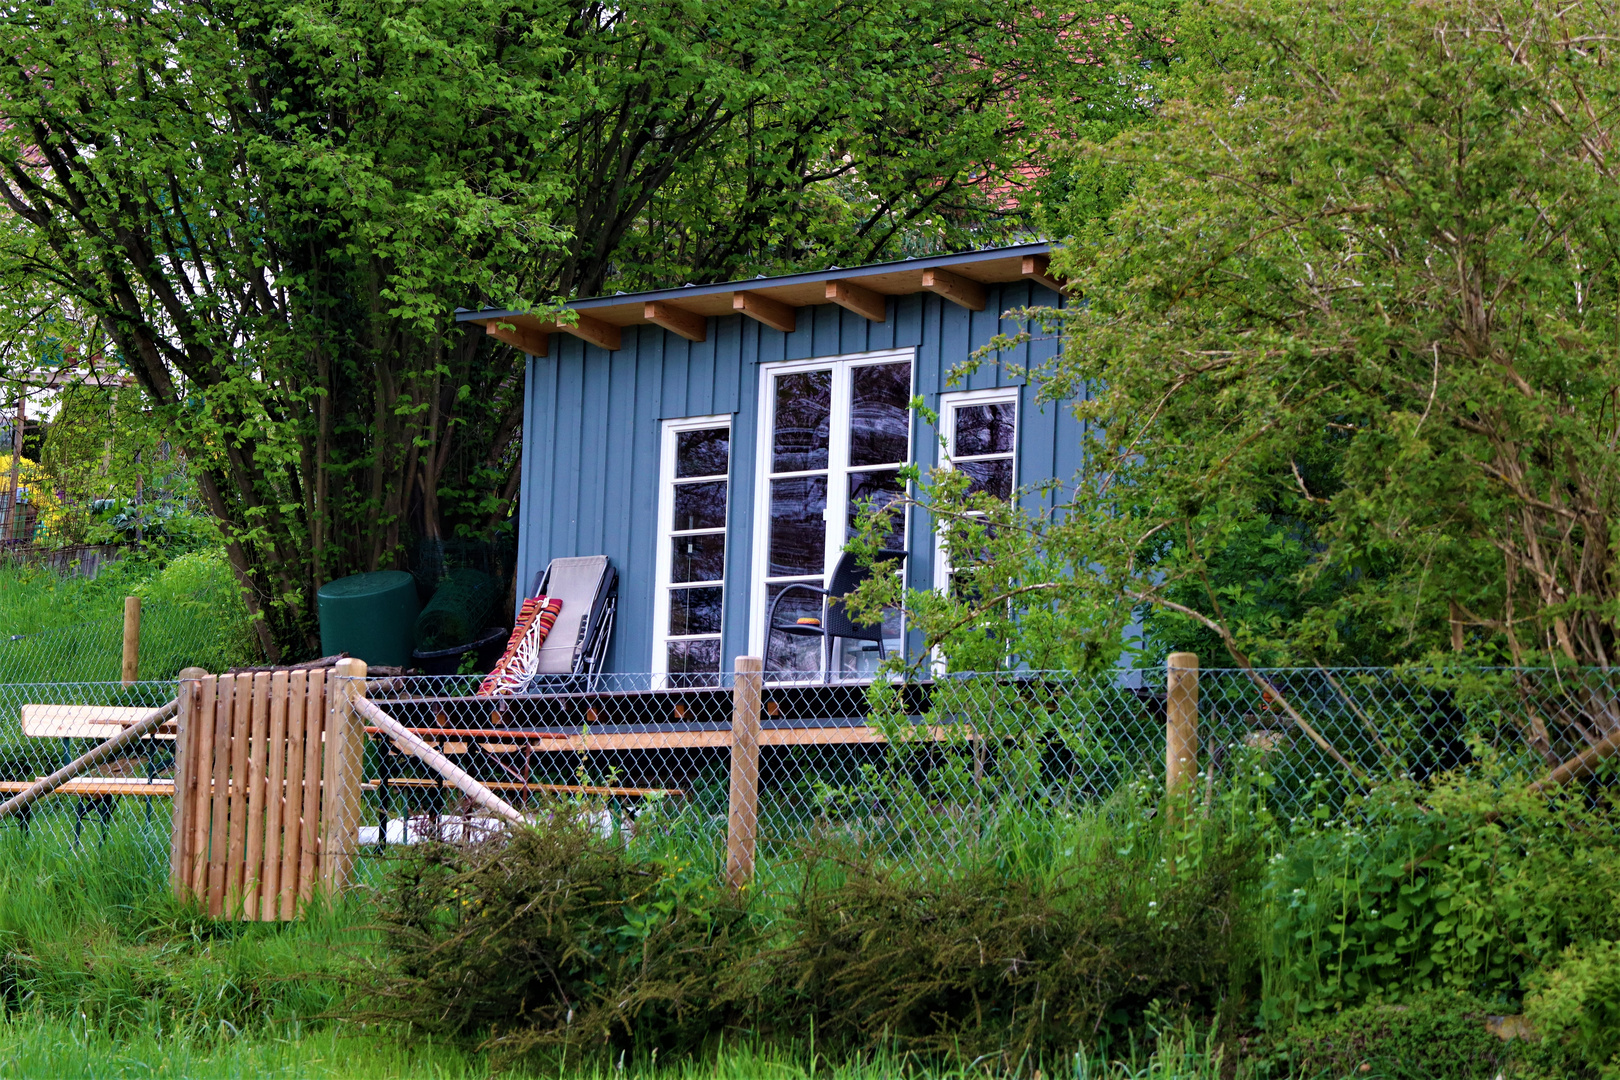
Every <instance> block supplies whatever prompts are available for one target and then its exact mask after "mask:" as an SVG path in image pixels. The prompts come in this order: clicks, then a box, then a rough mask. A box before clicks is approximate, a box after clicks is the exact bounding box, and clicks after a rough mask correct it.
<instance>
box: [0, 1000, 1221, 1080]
mask: <svg viewBox="0 0 1620 1080" xmlns="http://www.w3.org/2000/svg"><path fill="white" fill-rule="evenodd" d="M810 1058H811V1055H810V1054H809V1053H807V1052H797V1053H795V1052H791V1051H789V1052H782V1051H770V1050H759V1049H756V1048H753V1047H748V1046H742V1047H737V1048H734V1049H731V1050H728V1051H726V1052H725V1053H722V1054H721V1055H719V1056H718V1057H715V1058H713V1059H710V1060H705V1061H692V1060H686V1061H680V1062H676V1063H673V1064H671V1063H669V1062H659V1061H658V1060H657V1059H656V1058H655V1057H653V1056H651V1055H648V1056H644V1057H642V1058H640V1059H638V1060H634V1061H631V1060H625V1061H623V1062H622V1063H621V1062H611V1063H599V1064H592V1065H589V1066H585V1067H579V1066H570V1065H568V1064H567V1063H566V1062H565V1061H558V1062H556V1063H553V1064H551V1065H548V1066H546V1067H543V1068H539V1069H535V1070H532V1071H531V1070H526V1069H516V1070H511V1071H506V1072H501V1073H499V1074H498V1075H500V1076H503V1077H508V1078H510V1080H531V1078H532V1080H540V1078H542V1077H543V1078H547V1080H551V1078H556V1080H762V1078H770V1080H968V1078H970V1077H983V1076H986V1075H987V1074H986V1072H985V1071H984V1070H982V1069H979V1068H973V1067H965V1068H959V1069H948V1070H935V1069H931V1068H929V1067H928V1066H926V1065H923V1064H919V1063H917V1062H913V1061H904V1060H900V1059H896V1058H890V1057H886V1056H879V1057H876V1058H871V1059H865V1060H861V1061H854V1062H848V1063H844V1064H841V1065H828V1064H827V1063H825V1062H822V1061H816V1062H815V1063H814V1064H812V1063H811V1062H810ZM1022 1074H1023V1075H1025V1076H1030V1075H1034V1070H1032V1069H1026V1070H1023V1071H1022ZM491 1075H497V1074H494V1073H493V1072H492V1069H491V1066H490V1063H489V1062H488V1061H487V1060H486V1059H485V1058H484V1057H483V1055H481V1054H476V1053H469V1052H467V1051H464V1050H461V1049H459V1048H456V1047H449V1046H443V1045H434V1044H432V1043H431V1042H426V1041H420V1040H419V1041H415V1042H409V1043H407V1042H404V1041H402V1040H400V1039H399V1038H398V1037H397V1035H395V1034H394V1033H388V1032H376V1031H367V1030H362V1029H359V1028H356V1027H354V1026H352V1025H347V1024H326V1025H323V1026H318V1027H311V1028H309V1029H295V1030H289V1031H286V1032H282V1033H279V1034H275V1035H259V1036H247V1037H241V1036H231V1035H229V1034H227V1035H224V1036H221V1037H219V1038H214V1039H200V1038H195V1037H185V1036H178V1037H176V1036H165V1035H162V1034H157V1033H152V1032H141V1033H138V1034H135V1035H132V1036H130V1037H127V1038H124V1039H115V1038H112V1037H110V1036H108V1034H107V1033H106V1032H104V1031H101V1030H99V1029H97V1028H95V1027H92V1026H89V1025H86V1024H76V1023H72V1022H69V1021H61V1020H52V1019H47V1018H44V1017H41V1016H39V1015H37V1014H33V1013H24V1014H22V1015H19V1016H15V1017H13V1018H12V1019H10V1020H8V1021H7V1022H5V1023H0V1077H11V1076H18V1077H22V1076H26V1077H37V1078H40V1080H48V1078H54V1077H62V1078H69V1077H71V1078H75V1080H79V1078H83V1080H103V1078H113V1077H116V1078H120V1080H123V1078H126V1077H127V1078H135V1077H186V1078H188V1080H238V1078H241V1080H249V1078H254V1080H257V1078H264V1080H280V1078H283V1077H285V1078H288V1080H293V1078H297V1080H324V1078H327V1077H332V1078H339V1077H341V1078H344V1080H351V1078H352V1080H370V1078H383V1077H387V1078H395V1077H398V1078H402V1080H418V1078H420V1080H483V1078H485V1077H489V1076H491ZM1040 1075H1041V1076H1043V1077H1051V1078H1053V1080H1056V1078H1058V1077H1074V1078H1075V1080H1218V1078H1219V1077H1221V1076H1222V1072H1221V1061H1220V1056H1219V1052H1218V1050H1216V1049H1214V1048H1211V1047H1209V1046H1208V1045H1207V1040H1204V1039H1201V1038H1199V1037H1197V1036H1196V1035H1194V1036H1192V1037H1186V1036H1169V1037H1166V1038H1164V1039H1162V1040H1161V1041H1160V1044H1159V1047H1158V1049H1156V1050H1154V1051H1138V1052H1136V1053H1133V1054H1130V1055H1128V1056H1126V1057H1124V1058H1120V1059H1115V1060H1105V1059H1102V1058H1099V1057H1089V1056H1084V1055H1081V1056H1078V1057H1076V1059H1075V1060H1074V1061H1072V1062H1063V1063H1061V1064H1058V1065H1056V1066H1053V1067H1048V1068H1046V1069H1042V1070H1041V1072H1040ZM1244 1075H1245V1073H1244V1072H1243V1070H1241V1069H1240V1070H1239V1071H1238V1072H1237V1076H1239V1077H1242V1076H1244Z"/></svg>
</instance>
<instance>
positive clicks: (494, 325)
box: [458, 244, 1081, 677]
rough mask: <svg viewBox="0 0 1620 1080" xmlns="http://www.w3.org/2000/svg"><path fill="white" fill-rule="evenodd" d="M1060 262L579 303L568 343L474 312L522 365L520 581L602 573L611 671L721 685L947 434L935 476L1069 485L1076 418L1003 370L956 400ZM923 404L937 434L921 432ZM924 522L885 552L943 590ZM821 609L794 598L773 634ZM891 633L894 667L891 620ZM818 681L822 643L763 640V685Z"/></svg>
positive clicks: (914, 268)
mask: <svg viewBox="0 0 1620 1080" xmlns="http://www.w3.org/2000/svg"><path fill="white" fill-rule="evenodd" d="M1048 255H1049V248H1048V246H1047V245H1046V244H1025V245H1020V246H1017V247H1007V248H997V249H989V250H983V251H975V252H968V253H963V254H955V255H939V256H931V257H926V258H917V259H909V260H906V261H903V262H893V263H881V264H876V265H871V266H861V267H855V268H847V269H846V268H834V269H831V270H825V271H819V272H815V273H803V274H791V275H786V276H781V277H771V278H765V277H761V278H756V279H753V280H750V281H742V282H727V283H723V284H716V285H702V286H687V287H685V288H680V289H664V290H659V291H656V292H646V293H636V294H619V295H615V296H606V297H598V298H593V299H586V300H576V301H573V302H572V303H570V304H569V305H568V307H569V308H570V309H572V311H573V312H574V313H575V315H576V316H577V319H578V321H577V322H576V323H571V324H566V325H564V324H559V323H554V322H545V321H542V320H541V319H539V318H537V317H535V316H534V315H531V314H529V313H527V312H523V311H492V310H484V311H467V312H462V313H460V314H459V316H458V318H459V319H460V320H461V321H463V322H471V323H477V324H481V325H482V326H484V327H485V329H486V331H487V332H488V333H489V334H490V335H492V336H494V337H496V338H498V339H500V340H502V341H504V342H507V343H509V344H511V345H513V346H516V347H518V348H520V349H522V350H523V351H525V352H526V353H528V354H529V357H530V359H529V363H528V372H527V384H526V397H525V407H524V417H523V465H522V494H521V497H520V505H519V515H520V517H519V532H518V565H517V573H518V581H519V582H520V583H523V585H524V586H527V584H528V583H529V582H530V581H532V580H533V579H534V576H535V574H536V572H537V571H539V570H542V569H544V568H545V567H546V566H547V565H548V564H549V563H550V561H551V560H552V559H555V558H559V557H567V556H583V555H607V556H608V557H609V558H610V559H611V560H612V562H613V565H614V567H615V568H617V570H618V573H619V600H618V612H617V621H616V627H615V631H614V635H613V638H612V641H611V643H610V645H609V646H608V652H607V654H606V657H605V663H604V665H603V670H606V671H609V672H646V671H651V672H654V673H662V674H668V675H671V676H674V675H676V674H677V673H686V674H687V675H688V676H697V675H700V674H701V673H705V672H719V671H729V670H730V669H731V666H732V661H733V659H734V658H735V657H737V656H739V655H761V654H762V653H764V651H765V649H766V646H767V642H766V637H767V635H766V632H765V620H766V612H767V610H768V608H769V605H770V603H771V601H772V599H773V598H774V597H775V596H776V594H777V593H778V592H779V591H781V590H782V589H783V588H784V587H786V586H787V585H790V584H793V583H796V582H798V583H806V584H813V585H817V586H824V585H826V584H827V582H828V580H829V577H830V575H831V572H832V570H833V568H834V566H835V565H836V563H837V561H838V558H839V555H840V553H841V549H842V547H843V544H844V542H845V539H846V537H847V535H848V531H849V529H850V522H851V520H852V519H853V517H854V515H855V513H856V512H857V508H858V507H859V506H860V505H861V504H862V503H863V502H865V501H867V500H870V499H878V500H885V499H888V498H890V497H892V496H893V495H894V494H895V493H896V492H897V491H898V490H899V489H900V482H899V480H898V479H897V473H898V471H899V469H900V468H901V467H902V466H903V465H904V464H906V463H908V462H916V463H918V464H920V465H922V466H924V467H925V468H926V467H930V466H933V465H936V464H940V463H941V457H942V454H941V449H940V441H941V440H940V436H941V435H943V436H944V444H945V447H946V451H945V453H944V455H943V456H944V459H945V460H944V463H946V464H948V465H949V466H950V467H953V468H959V469H962V470H964V471H969V472H971V473H972V474H973V476H974V483H975V484H976V485H978V486H981V487H984V488H986V489H988V490H991V491H998V492H1004V493H1009V494H1010V493H1011V492H1013V491H1014V490H1015V489H1018V488H1027V487H1029V486H1031V485H1036V484H1038V483H1039V482H1040V481H1042V480H1045V479H1048V478H1052V477H1059V478H1065V479H1066V478H1068V477H1070V476H1072V475H1073V474H1074V472H1075V470H1076V469H1077V468H1078V466H1079V460H1078V455H1079V453H1080V446H1081V438H1080V431H1079V428H1078V423H1077V421H1076V420H1075V419H1074V417H1073V416H1072V414H1071V413H1070V411H1069V410H1068V409H1067V408H1066V407H1064V406H1062V405H1061V404H1052V403H1047V404H1045V405H1041V404H1038V403H1037V402H1036V401H1035V393H1034V388H1033V387H1030V386H1028V385H1026V383H1025V382H1024V380H1022V379H1013V378H1010V377H1009V376H1008V375H1007V372H1006V371H1005V369H1004V367H1002V366H1001V365H993V364H987V365H984V366H983V367H981V368H980V369H979V370H978V371H977V372H976V373H975V374H973V375H971V376H969V377H968V378H966V379H965V380H963V381H962V382H961V383H960V384H959V385H956V386H951V385H948V383H949V378H950V373H951V370H952V369H953V368H955V367H957V366H958V365H961V364H962V363H964V362H965V361H967V360H968V358H969V357H970V356H971V354H972V353H973V352H974V350H976V349H978V348H980V347H982V346H983V345H985V344H986V343H988V342H989V341H990V340H991V338H992V337H994V336H995V335H996V334H998V333H1003V332H1006V333H1011V332H1015V331H1016V330H1018V329H1021V328H1022V327H1021V326H1020V325H1019V324H1016V323H1014V322H1012V321H1009V320H1006V319H1004V318H1003V317H1002V315H1003V313H1004V312H1007V311H1009V310H1012V309H1017V308H1022V307H1026V306H1029V305H1046V306H1060V305H1061V304H1062V303H1063V296H1062V294H1061V292H1060V291H1059V289H1060V283H1059V282H1057V281H1055V280H1053V279H1052V278H1051V277H1050V276H1049V274H1048V270H1047V264H1048ZM1057 348H1058V345H1057V342H1055V341H1053V340H1050V339H1044V340H1040V339H1038V340H1035V341H1033V342H1031V343H1029V344H1027V345H1025V346H1023V347H1022V348H1021V350H1020V351H1019V352H1018V354H1016V355H1012V356H1008V357H1007V358H1006V359H1007V360H1009V361H1011V362H1014V363H1016V364H1019V365H1036V364H1039V363H1041V362H1043V361H1045V360H1047V359H1049V358H1051V356H1052V355H1054V353H1055V352H1056V350H1057ZM917 395H920V396H921V397H922V398H923V400H924V401H925V402H926V403H927V405H928V406H929V407H930V408H931V409H932V410H934V411H935V412H936V413H937V414H938V415H939V417H940V426H941V428H943V429H944V430H943V431H936V430H935V429H934V428H933V427H932V426H930V425H928V424H925V423H924V422H923V421H922V419H921V418H920V417H919V416H918V415H917V414H916V413H914V412H913V411H912V410H911V408H910V402H911V400H912V398H913V397H914V396H917ZM1025 497H1026V498H1040V497H1041V496H1033V495H1029V496H1025ZM926 517H927V515H926V514H923V513H921V512H918V511H913V512H912V513H911V514H910V515H909V519H908V520H907V521H906V522H905V525H904V535H903V537H896V538H895V543H898V544H903V545H904V547H905V549H906V550H907V552H908V559H907V564H906V569H905V573H906V575H907V579H908V583H909V584H910V585H911V586H912V587H914V588H919V589H925V588H934V587H939V586H941V585H942V584H943V582H944V575H945V574H946V572H947V568H945V567H943V566H942V565H941V563H942V559H941V558H940V553H939V552H938V550H937V548H936V543H935V539H934V535H933V529H932V527H931V524H930V522H929V521H927V520H926ZM816 608H817V604H816V603H815V598H814V597H813V596H812V595H811V594H809V593H808V592H805V591H803V590H800V591H796V592H792V593H789V594H788V595H787V597H785V598H784V601H783V604H782V613H781V614H779V616H778V622H779V623H780V622H782V621H783V619H784V618H789V619H791V618H792V617H793V616H796V615H809V614H814V613H816V611H815V609H816ZM801 609H802V610H801ZM891 633H892V635H893V636H892V638H891V640H889V642H888V645H889V646H890V647H898V646H899V645H900V644H901V635H902V629H901V623H900V620H899V618H898V616H897V617H896V618H895V619H894V620H892V629H891ZM913 647H915V645H914V646H913ZM876 652H877V650H876V647H875V645H874V644H873V643H870V642H861V641H852V642H845V643H841V644H840V646H839V647H838V649H837V650H836V651H835V652H834V654H833V657H832V661H831V663H832V665H833V669H834V672H835V673H837V674H841V675H843V676H845V677H847V676H850V675H857V676H858V675H859V674H860V673H862V672H864V671H869V670H870V669H871V667H873V666H875V664H876V662H877V655H876ZM823 662H824V661H823V659H822V657H821V655H820V650H819V646H818V645H816V644H815V643H813V642H808V641H806V639H804V638H794V637H790V636H788V635H783V634H777V635H772V636H771V640H770V653H769V654H768V655H767V667H768V668H777V667H781V668H793V669H795V670H801V671H802V670H811V669H815V668H817V667H818V666H819V665H821V664H822V663H823Z"/></svg>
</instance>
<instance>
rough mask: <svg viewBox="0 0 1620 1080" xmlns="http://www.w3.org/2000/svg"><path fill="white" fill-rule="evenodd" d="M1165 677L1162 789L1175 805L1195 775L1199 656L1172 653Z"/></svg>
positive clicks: (1170, 802) (1196, 771) (1169, 800)
mask: <svg viewBox="0 0 1620 1080" xmlns="http://www.w3.org/2000/svg"><path fill="white" fill-rule="evenodd" d="M1165 676H1166V686H1165V691H1166V693H1165V702H1164V703H1165V710H1164V790H1165V793H1166V794H1167V795H1168V796H1169V799H1168V805H1169V806H1171V807H1174V805H1175V801H1176V799H1177V798H1178V797H1179V796H1180V795H1182V793H1183V792H1184V791H1185V789H1187V788H1188V787H1190V786H1191V783H1192V779H1193V777H1195V776H1197V775H1198V655H1197V654H1196V653H1188V652H1178V653H1171V654H1170V655H1169V657H1168V658H1166V660H1165Z"/></svg>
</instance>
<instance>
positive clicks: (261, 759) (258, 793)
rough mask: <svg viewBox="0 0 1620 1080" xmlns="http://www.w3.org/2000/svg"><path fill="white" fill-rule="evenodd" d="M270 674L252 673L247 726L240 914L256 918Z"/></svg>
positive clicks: (260, 886)
mask: <svg viewBox="0 0 1620 1080" xmlns="http://www.w3.org/2000/svg"><path fill="white" fill-rule="evenodd" d="M269 737H270V674H269V673H268V672H263V673H260V674H257V675H254V676H253V722H252V725H251V727H250V728H249V730H248V770H247V783H246V787H247V822H246V825H247V847H246V850H245V851H244V852H243V862H242V918H244V919H247V920H257V919H258V918H259V894H260V893H261V892H263V891H264V816H265V815H264V804H265V798H266V792H265V782H264V780H265V762H266V760H267V758H268V757H269V753H270V747H269V746H268V740H269Z"/></svg>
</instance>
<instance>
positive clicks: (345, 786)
mask: <svg viewBox="0 0 1620 1080" xmlns="http://www.w3.org/2000/svg"><path fill="white" fill-rule="evenodd" d="M332 673H333V676H334V677H333V678H332V680H331V681H330V682H328V683H327V690H326V705H327V707H326V746H325V752H326V760H325V767H324V768H323V769H322V770H321V772H322V774H323V776H322V780H321V802H322V804H323V806H322V809H323V813H322V817H323V818H324V819H325V822H326V835H325V836H324V837H322V838H321V884H322V885H324V886H325V888H326V894H327V896H329V897H331V898H333V899H336V898H337V894H338V893H340V892H342V891H343V888H344V887H345V886H346V885H348V883H349V871H350V870H351V869H353V866H354V850H355V831H356V830H357V829H358V828H359V827H360V781H361V779H362V777H361V775H360V772H361V769H362V767H363V765H364V759H365V746H366V743H365V739H366V731H365V725H364V724H362V723H361V722H360V719H359V717H358V716H356V715H355V709H354V699H355V698H357V697H360V696H361V695H362V694H364V693H365V692H366V662H365V661H364V660H355V659H347V660H339V661H338V662H337V666H336V667H335V668H333V671H332Z"/></svg>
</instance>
